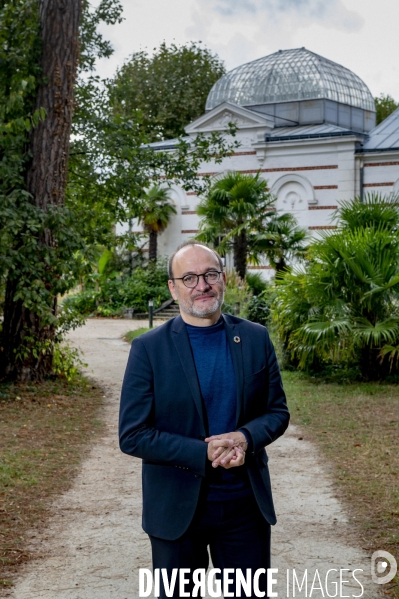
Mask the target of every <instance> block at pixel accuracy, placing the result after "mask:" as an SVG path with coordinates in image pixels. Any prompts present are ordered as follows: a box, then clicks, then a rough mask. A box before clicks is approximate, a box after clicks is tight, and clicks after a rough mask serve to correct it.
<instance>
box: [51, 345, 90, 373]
mask: <svg viewBox="0 0 399 599" xmlns="http://www.w3.org/2000/svg"><path fill="white" fill-rule="evenodd" d="M86 366H87V364H85V363H84V362H83V361H82V359H81V357H80V352H79V350H78V349H76V347H71V346H70V345H68V344H57V345H55V347H54V351H53V373H54V374H55V375H56V376H61V377H64V378H65V379H66V380H67V381H72V380H73V379H74V378H75V377H76V375H77V374H79V369H80V368H83V367H86Z"/></svg>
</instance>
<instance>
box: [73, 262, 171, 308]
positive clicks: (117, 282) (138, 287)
mask: <svg viewBox="0 0 399 599" xmlns="http://www.w3.org/2000/svg"><path fill="white" fill-rule="evenodd" d="M94 282H95V283H96V284H94ZM167 283H168V274H167V269H166V263H165V261H158V262H157V263H156V264H151V265H150V266H147V267H146V268H141V267H137V268H135V269H134V271H133V273H132V275H131V276H129V275H128V274H127V273H126V272H122V273H116V272H115V271H111V272H109V273H107V272H106V273H104V275H101V276H99V277H96V278H92V283H91V284H90V283H89V284H88V285H87V289H85V290H84V291H82V292H81V293H77V294H76V295H72V296H68V297H67V298H66V299H65V300H64V302H63V306H64V307H65V308H69V309H72V310H75V311H76V312H78V313H81V314H86V315H88V314H97V315H99V316H122V315H123V312H124V310H126V309H131V308H133V310H134V313H144V312H147V311H148V301H149V300H150V299H152V300H154V307H155V308H157V307H158V306H160V305H161V304H162V303H163V302H164V301H166V300H167V299H169V297H170V294H169V290H168V284H167Z"/></svg>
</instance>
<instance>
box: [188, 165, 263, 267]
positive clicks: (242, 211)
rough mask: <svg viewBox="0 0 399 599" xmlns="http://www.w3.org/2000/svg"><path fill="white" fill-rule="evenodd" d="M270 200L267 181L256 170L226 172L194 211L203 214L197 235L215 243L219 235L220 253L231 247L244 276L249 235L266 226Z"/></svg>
mask: <svg viewBox="0 0 399 599" xmlns="http://www.w3.org/2000/svg"><path fill="white" fill-rule="evenodd" d="M273 204H274V198H273V196H272V195H271V194H270V192H269V191H268V188H267V181H265V180H264V179H260V178H259V174H257V175H255V176H253V175H243V174H242V173H239V172H235V171H232V172H230V173H227V174H226V175H224V176H223V177H221V178H220V179H218V180H217V181H216V182H215V183H214V184H213V186H212V187H211V189H210V192H209V194H208V195H207V197H205V198H204V199H203V200H202V201H201V202H200V204H199V205H198V208H197V212H198V214H199V216H202V217H203V218H202V220H201V221H200V233H199V235H198V239H200V240H202V241H206V242H211V243H214V244H217V243H218V240H219V239H220V238H221V242H220V245H219V249H220V250H221V252H223V253H224V252H226V251H228V250H229V249H232V250H233V256H234V267H235V269H236V271H237V273H238V275H239V276H240V277H241V278H242V279H244V277H245V273H246V269H247V258H248V253H249V249H250V248H249V237H250V236H251V234H252V232H253V231H257V232H260V231H262V230H264V229H265V222H266V220H267V217H268V215H269V216H270V215H271V214H272V211H273Z"/></svg>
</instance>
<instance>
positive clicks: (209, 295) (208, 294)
mask: <svg viewBox="0 0 399 599" xmlns="http://www.w3.org/2000/svg"><path fill="white" fill-rule="evenodd" d="M216 296H217V294H216V293H215V292H214V291H210V292H209V293H198V294H197V295H195V296H193V298H192V299H194V300H195V299H197V297H216Z"/></svg>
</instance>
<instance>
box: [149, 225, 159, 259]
mask: <svg viewBox="0 0 399 599" xmlns="http://www.w3.org/2000/svg"><path fill="white" fill-rule="evenodd" d="M148 235H149V245H148V259H149V261H150V262H156V260H157V254H158V231H154V229H150V230H149V231H148Z"/></svg>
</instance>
